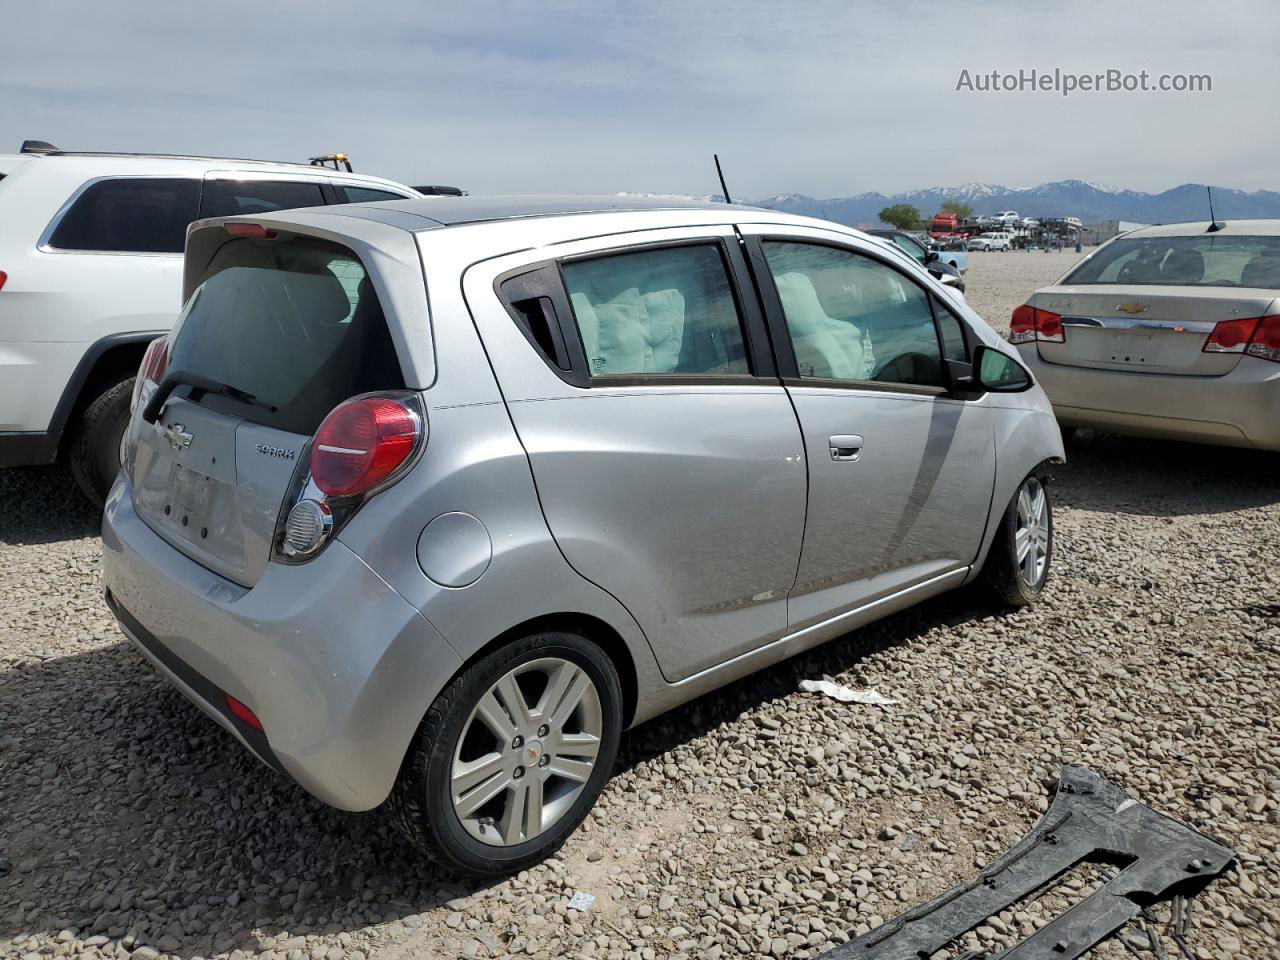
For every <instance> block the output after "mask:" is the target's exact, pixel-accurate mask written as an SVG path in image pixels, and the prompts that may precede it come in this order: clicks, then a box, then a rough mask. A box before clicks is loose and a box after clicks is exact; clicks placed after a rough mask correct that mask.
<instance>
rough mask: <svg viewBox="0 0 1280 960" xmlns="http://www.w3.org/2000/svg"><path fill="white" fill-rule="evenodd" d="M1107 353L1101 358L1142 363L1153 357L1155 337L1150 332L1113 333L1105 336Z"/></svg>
mask: <svg viewBox="0 0 1280 960" xmlns="http://www.w3.org/2000/svg"><path fill="white" fill-rule="evenodd" d="M1107 339H1108V341H1109V342H1108V343H1107V353H1108V354H1109V355H1106V356H1104V357H1103V358H1102V359H1104V360H1108V361H1110V362H1111V363H1128V364H1142V363H1148V362H1150V361H1152V360H1153V359H1155V354H1156V353H1157V352H1158V349H1157V346H1158V345H1157V344H1156V338H1155V335H1154V334H1150V333H1113V334H1111V336H1110V337H1108V338H1107Z"/></svg>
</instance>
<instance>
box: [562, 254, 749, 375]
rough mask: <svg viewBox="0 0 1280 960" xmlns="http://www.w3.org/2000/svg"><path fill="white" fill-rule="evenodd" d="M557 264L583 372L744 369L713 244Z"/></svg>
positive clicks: (732, 306)
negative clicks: (577, 334) (580, 350)
mask: <svg viewBox="0 0 1280 960" xmlns="http://www.w3.org/2000/svg"><path fill="white" fill-rule="evenodd" d="M561 269H562V271H563V273H564V284H565V287H566V289H567V290H568V293H569V302H570V303H571V304H572V306H573V315H574V319H575V320H576V321H577V324H578V330H579V332H580V333H581V335H582V344H583V347H584V349H585V350H586V355H587V366H588V367H589V369H590V373H591V376H593V377H607V376H618V375H637V374H639V375H654V374H685V375H697V374H710V375H718V374H747V373H750V372H751V371H750V369H749V367H748V365H747V354H746V347H745V345H744V342H743V336H742V324H741V321H740V320H739V318H738V307H737V304H736V303H735V302H734V298H733V289H732V287H731V286H730V285H729V275H728V272H727V269H726V267H725V262H724V258H723V257H722V256H721V255H720V248H719V247H718V246H716V245H714V244H706V245H702V244H699V245H696V246H683V247H671V248H668V249H663V250H645V251H640V252H636V253H624V254H618V255H615V256H607V257H597V258H595V259H592V260H581V261H577V262H574V263H566V264H564V265H563V266H562V268H561Z"/></svg>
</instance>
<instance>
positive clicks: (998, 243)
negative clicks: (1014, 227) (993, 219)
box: [969, 231, 1013, 252]
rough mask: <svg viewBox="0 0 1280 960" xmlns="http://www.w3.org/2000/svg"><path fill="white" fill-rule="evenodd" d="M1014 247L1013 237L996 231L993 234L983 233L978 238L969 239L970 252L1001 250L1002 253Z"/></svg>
mask: <svg viewBox="0 0 1280 960" xmlns="http://www.w3.org/2000/svg"><path fill="white" fill-rule="evenodd" d="M1012 246H1013V235H1012V234H1009V233H1004V232H1003V231H996V232H993V233H983V234H980V235H979V236H976V237H970V238H969V249H970V250H985V251H992V250H999V251H1001V252H1003V251H1005V250H1008V249H1009V248H1010V247H1012Z"/></svg>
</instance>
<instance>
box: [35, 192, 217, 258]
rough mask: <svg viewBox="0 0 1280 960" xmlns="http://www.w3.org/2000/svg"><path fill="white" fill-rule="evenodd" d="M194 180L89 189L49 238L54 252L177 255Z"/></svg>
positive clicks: (193, 198)
mask: <svg viewBox="0 0 1280 960" xmlns="http://www.w3.org/2000/svg"><path fill="white" fill-rule="evenodd" d="M199 201H200V181H199V180H192V179H177V178H175V179H141V178H119V179H112V180H100V181H98V182H97V183H93V184H90V185H89V186H88V187H87V188H86V189H85V190H84V191H83V192H82V193H81V194H80V196H78V197H77V198H76V199H75V201H74V202H73V203H72V204H71V207H70V208H69V209H68V210H67V211H66V213H64V214H63V216H62V219H61V220H59V221H58V224H57V226H56V227H54V230H53V233H52V235H51V236H50V237H49V246H51V247H55V248H57V249H59V250H93V251H101V252H110V253H181V252H182V247H183V244H184V243H185V241H186V238H187V224H189V223H190V222H191V221H192V220H194V219H196V208H197V204H198V203H199Z"/></svg>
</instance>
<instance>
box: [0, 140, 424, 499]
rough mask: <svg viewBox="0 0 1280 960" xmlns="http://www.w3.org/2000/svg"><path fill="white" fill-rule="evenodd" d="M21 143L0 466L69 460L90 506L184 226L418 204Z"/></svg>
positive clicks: (1, 306)
mask: <svg viewBox="0 0 1280 960" xmlns="http://www.w3.org/2000/svg"><path fill="white" fill-rule="evenodd" d="M23 149H24V152H23V153H21V154H7V155H3V156H0V222H2V223H3V224H4V230H3V232H2V233H0V467H12V466H24V465H30V464H40V463H51V462H53V461H54V460H58V459H63V460H66V461H67V462H68V463H69V465H70V467H71V470H72V473H73V474H74V475H75V478H76V480H77V482H78V483H79V484H80V486H81V487H82V488H83V489H84V491H85V493H86V494H88V495H89V496H90V497H91V498H92V499H94V500H96V501H98V502H101V501H102V499H103V497H104V496H105V494H106V491H107V489H108V488H109V487H110V486H111V481H112V479H113V478H114V477H115V475H116V472H117V470H118V469H119V462H120V461H119V456H120V454H119V449H120V442H121V438H122V437H123V435H124V429H125V426H126V425H127V423H128V420H129V400H130V395H131V393H132V389H133V379H134V374H135V373H136V372H137V370H138V364H139V362H140V361H141V360H142V354H143V351H144V350H145V349H146V346H147V344H148V343H149V342H150V341H151V340H152V339H154V338H155V337H157V336H159V335H160V334H162V333H164V332H166V331H167V330H168V329H169V327H170V326H171V325H172V324H173V320H174V318H175V317H176V316H177V314H178V311H179V310H180V309H181V308H182V248H183V243H184V241H185V239H186V233H187V224H189V223H190V222H191V221H193V220H197V219H201V218H204V217H217V216H229V215H232V214H239V213H269V212H272V211H276V210H281V209H286V208H292V207H314V206H322V205H326V204H337V203H357V202H370V201H376V200H403V199H406V198H414V197H418V196H420V194H419V193H418V192H417V191H415V190H413V189H412V188H411V187H406V186H403V185H402V184H399V183H394V182H392V181H389V180H382V179H379V178H376V177H366V176H359V175H357V174H353V173H348V172H346V171H337V170H333V169H329V168H327V167H320V166H312V165H308V164H293V163H264V162H261V161H256V160H227V159H219V158H211V157H167V156H155V155H140V154H106V153H67V152H63V151H59V150H56V149H55V148H52V147H50V146H48V145H47V144H38V145H28V144H24V148H23Z"/></svg>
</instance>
